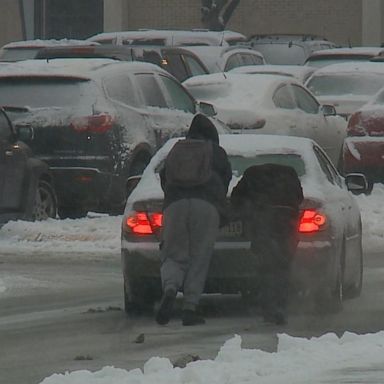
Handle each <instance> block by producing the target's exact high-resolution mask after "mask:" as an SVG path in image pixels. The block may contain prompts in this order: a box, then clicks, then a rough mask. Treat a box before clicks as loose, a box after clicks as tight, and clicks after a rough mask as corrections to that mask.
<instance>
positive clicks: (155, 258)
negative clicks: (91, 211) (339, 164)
mask: <svg viewBox="0 0 384 384" xmlns="http://www.w3.org/2000/svg"><path fill="white" fill-rule="evenodd" d="M177 140H178V139H171V140H169V141H168V142H167V143H166V144H165V145H164V146H163V147H162V148H161V149H160V150H159V151H158V152H157V153H156V154H155V156H154V157H153V158H152V160H151V162H150V163H149V165H148V166H147V168H146V169H145V171H144V174H143V176H142V178H141V180H140V182H139V183H138V185H137V187H136V188H135V189H134V190H133V192H132V194H131V195H130V197H129V198H128V201H127V204H126V208H125V212H124V216H123V222H122V236H121V239H122V241H121V252H122V268H123V275H124V297H125V309H126V310H127V311H130V310H131V309H134V308H135V309H136V308H138V307H139V308H140V307H143V306H147V305H152V304H153V303H154V302H155V301H156V300H157V299H158V298H159V295H161V285H160V258H159V231H160V230H161V225H162V202H163V198H164V194H163V191H162V189H161V186H160V176H159V170H160V169H161V167H162V164H163V162H164V159H165V157H166V155H167V153H168V152H169V150H170V149H171V148H172V146H173V145H174V144H175V142H176V141H177ZM220 145H221V146H222V147H223V148H224V149H225V150H226V152H227V154H228V157H229V160H230V162H231V165H232V171H233V177H232V180H231V183H230V185H229V192H228V196H229V195H230V193H231V190H232V188H233V187H234V186H235V185H236V184H237V182H238V181H239V180H240V178H241V176H242V174H243V172H244V170H245V169H246V168H248V167H249V166H250V165H254V164H262V163H277V164H286V165H290V166H292V167H294V169H295V170H296V172H297V174H298V175H299V177H300V181H301V184H302V187H303V193H304V201H303V203H302V205H301V221H300V225H299V228H298V231H299V245H298V249H297V252H296V255H295V258H294V262H293V269H292V284H293V285H292V288H294V289H295V290H298V291H305V292H308V293H312V294H313V295H314V299H315V301H316V304H317V305H319V306H321V305H322V306H323V307H322V310H324V311H336V310H339V309H340V308H341V305H342V300H343V297H346V296H349V297H353V296H358V295H359V294H360V291H361V286H362V274H363V254H362V247H361V239H362V234H361V219H360V211H359V208H358V205H357V203H356V202H355V199H354V197H353V195H352V194H351V193H350V192H349V191H348V186H354V187H355V188H357V189H358V190H355V193H356V192H364V188H366V180H365V178H364V176H362V175H356V174H354V175H349V176H347V177H346V179H344V178H343V177H341V176H340V175H339V173H338V172H337V171H336V169H335V168H334V166H333V164H332V163H331V162H330V161H329V159H328V157H327V156H326V154H325V153H324V152H323V150H322V149H321V148H320V147H319V146H318V145H317V144H316V143H315V142H314V141H312V140H309V139H305V138H293V137H288V136H280V137H279V136H272V135H233V134H229V135H228V134H227V135H220ZM359 183H360V187H358V186H357V184H359ZM258 278H259V270H258V263H257V255H254V254H252V252H251V250H250V242H249V240H248V239H247V238H246V237H245V234H244V233H243V225H242V222H241V220H239V218H238V217H236V215H234V216H233V219H232V221H231V222H230V223H229V224H228V225H227V226H225V227H224V228H222V229H221V232H220V234H219V237H218V239H217V241H216V244H215V248H214V253H213V257H212V261H211V265H210V270H209V273H208V279H207V283H206V287H205V292H207V293H216V292H218V293H238V292H241V293H243V294H246V295H248V294H249V293H251V294H255V295H256V294H257V283H258Z"/></svg>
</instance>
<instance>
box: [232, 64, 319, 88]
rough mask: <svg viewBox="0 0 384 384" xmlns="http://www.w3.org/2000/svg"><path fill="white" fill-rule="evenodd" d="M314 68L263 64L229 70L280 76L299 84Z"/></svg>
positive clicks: (303, 81)
mask: <svg viewBox="0 0 384 384" xmlns="http://www.w3.org/2000/svg"><path fill="white" fill-rule="evenodd" d="M315 70H316V68H312V67H309V66H304V65H277V64H265V65H247V66H244V67H237V68H233V69H231V70H230V72H232V73H248V74H260V73H265V74H268V75H281V76H290V77H293V78H295V79H296V80H299V81H300V82H301V83H303V84H304V83H305V81H306V80H307V79H308V78H309V77H310V76H311V75H312V73H313V72H315Z"/></svg>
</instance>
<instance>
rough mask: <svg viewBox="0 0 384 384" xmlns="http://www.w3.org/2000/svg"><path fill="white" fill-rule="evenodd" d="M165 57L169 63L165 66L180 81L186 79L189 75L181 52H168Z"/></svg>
mask: <svg viewBox="0 0 384 384" xmlns="http://www.w3.org/2000/svg"><path fill="white" fill-rule="evenodd" d="M165 58H166V61H167V64H166V65H165V66H163V67H164V68H165V69H166V70H167V71H168V72H170V73H171V74H172V75H173V76H175V77H176V78H177V79H178V80H179V81H184V80H185V79H187V78H188V77H189V76H188V73H187V68H186V67H185V64H184V62H183V59H182V57H181V55H180V54H173V53H171V54H169V53H168V54H167V55H166V56H165Z"/></svg>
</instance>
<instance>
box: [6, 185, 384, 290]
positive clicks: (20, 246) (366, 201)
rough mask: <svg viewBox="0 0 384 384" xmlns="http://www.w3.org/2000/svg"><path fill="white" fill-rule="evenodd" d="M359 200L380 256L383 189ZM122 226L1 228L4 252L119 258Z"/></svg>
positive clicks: (89, 222) (104, 222)
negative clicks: (117, 256)
mask: <svg viewBox="0 0 384 384" xmlns="http://www.w3.org/2000/svg"><path fill="white" fill-rule="evenodd" d="M356 200H357V202H358V204H359V206H360V210H361V216H362V223H363V248H364V251H365V252H380V251H381V250H382V249H383V248H384V233H383V229H382V228H383V227H382V222H383V218H384V205H383V204H382V202H383V201H384V185H383V184H376V185H375V186H374V189H373V191H372V194H371V195H369V196H366V195H360V196H356ZM121 222H122V216H108V215H102V214H95V213H90V214H88V216H87V217H86V218H83V219H76V220H71V219H66V220H55V219H50V220H47V221H40V222H34V223H31V222H26V221H11V222H9V223H7V224H6V225H4V226H3V227H2V228H0V244H1V252H2V253H3V254H5V253H15V254H18V255H20V254H25V255H31V256H33V255H34V254H38V253H42V252H44V253H50V252H51V253H52V254H53V255H54V254H55V253H60V254H61V256H60V257H62V254H68V256H70V255H71V254H74V253H76V254H80V253H93V254H97V253H99V254H100V253H101V254H103V255H111V256H116V255H119V254H120V234H121ZM0 289H1V288H0Z"/></svg>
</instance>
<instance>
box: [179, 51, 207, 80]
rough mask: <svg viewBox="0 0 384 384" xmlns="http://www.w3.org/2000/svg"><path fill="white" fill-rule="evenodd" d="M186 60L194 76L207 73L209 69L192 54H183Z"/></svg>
mask: <svg viewBox="0 0 384 384" xmlns="http://www.w3.org/2000/svg"><path fill="white" fill-rule="evenodd" d="M183 57H184V60H185V62H186V63H187V64H188V66H189V70H190V71H191V75H192V76H198V75H205V74H206V73H207V71H206V70H205V69H204V67H203V66H202V65H201V64H200V63H199V62H198V61H197V60H196V59H195V58H194V57H192V56H189V55H183Z"/></svg>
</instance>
